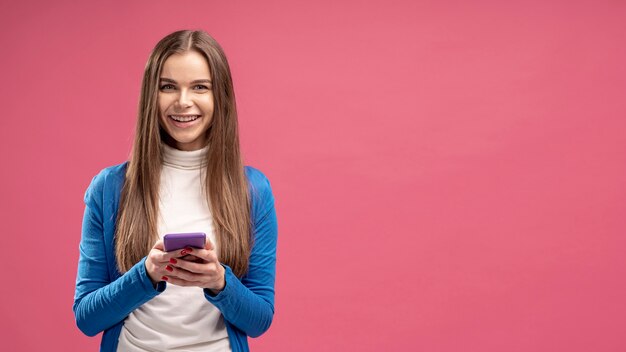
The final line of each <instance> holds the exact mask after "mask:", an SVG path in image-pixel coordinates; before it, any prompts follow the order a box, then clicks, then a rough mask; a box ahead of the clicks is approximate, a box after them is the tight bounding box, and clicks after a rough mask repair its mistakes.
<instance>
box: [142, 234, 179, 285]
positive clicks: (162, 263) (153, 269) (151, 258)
mask: <svg viewBox="0 0 626 352" xmlns="http://www.w3.org/2000/svg"><path fill="white" fill-rule="evenodd" d="M164 250H165V248H163V240H158V241H157V242H156V243H155V244H154V246H152V249H151V250H150V253H148V257H147V258H146V272H147V273H148V276H149V277H150V280H152V284H155V285H156V283H157V282H159V281H163V277H164V276H165V275H166V274H168V275H171V273H169V272H168V271H166V269H165V267H166V266H167V265H168V264H169V263H170V258H173V257H174V255H175V254H176V252H170V253H167V252H165V251H164Z"/></svg>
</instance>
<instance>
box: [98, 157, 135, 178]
mask: <svg viewBox="0 0 626 352" xmlns="http://www.w3.org/2000/svg"><path fill="white" fill-rule="evenodd" d="M127 164H128V161H125V162H123V163H121V164H117V165H112V166H107V167H105V168H103V169H102V170H100V172H98V174H96V176H94V178H93V181H96V182H98V181H100V182H105V181H120V182H121V181H123V180H124V177H125V174H126V165H127Z"/></svg>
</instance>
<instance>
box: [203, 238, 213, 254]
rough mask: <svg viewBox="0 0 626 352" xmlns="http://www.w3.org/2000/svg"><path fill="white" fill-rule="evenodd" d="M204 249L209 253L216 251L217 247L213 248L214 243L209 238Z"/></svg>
mask: <svg viewBox="0 0 626 352" xmlns="http://www.w3.org/2000/svg"><path fill="white" fill-rule="evenodd" d="M204 249H206V250H209V251H210V250H212V249H215V246H213V242H211V240H210V239H208V238H207V239H206V242H204Z"/></svg>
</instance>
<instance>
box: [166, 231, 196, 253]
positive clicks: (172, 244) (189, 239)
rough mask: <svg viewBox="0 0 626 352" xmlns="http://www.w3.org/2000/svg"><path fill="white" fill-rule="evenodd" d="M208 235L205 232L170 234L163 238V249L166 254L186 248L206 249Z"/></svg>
mask: <svg viewBox="0 0 626 352" xmlns="http://www.w3.org/2000/svg"><path fill="white" fill-rule="evenodd" d="M205 242H206V234H205V233H204V232H187V233H168V234H167V235H165V236H163V247H164V248H165V251H166V252H171V251H175V250H177V249H183V248H185V247H195V248H204V243H205Z"/></svg>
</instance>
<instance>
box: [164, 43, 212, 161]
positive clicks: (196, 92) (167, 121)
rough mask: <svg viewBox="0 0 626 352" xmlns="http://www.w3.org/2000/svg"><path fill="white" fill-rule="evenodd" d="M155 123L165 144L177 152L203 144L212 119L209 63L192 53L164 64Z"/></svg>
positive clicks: (193, 148) (173, 57)
mask: <svg viewBox="0 0 626 352" xmlns="http://www.w3.org/2000/svg"><path fill="white" fill-rule="evenodd" d="M158 103H159V112H160V117H159V123H160V125H161V127H162V128H163V129H164V130H165V131H166V132H167V134H168V135H169V138H168V139H169V140H167V141H166V143H168V144H169V145H170V146H172V147H174V148H176V149H180V150H197V149H201V148H202V147H204V146H205V145H206V143H207V134H206V131H207V130H208V128H209V125H210V123H211V119H212V118H213V106H214V102H213V90H212V85H211V73H210V72H209V63H208V62H207V60H206V59H205V58H204V56H202V55H201V54H199V53H198V52H196V51H187V52H185V53H183V54H174V55H171V56H170V57H168V58H167V60H165V62H164V63H163V70H162V71H161V76H160V78H159V98H158Z"/></svg>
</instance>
